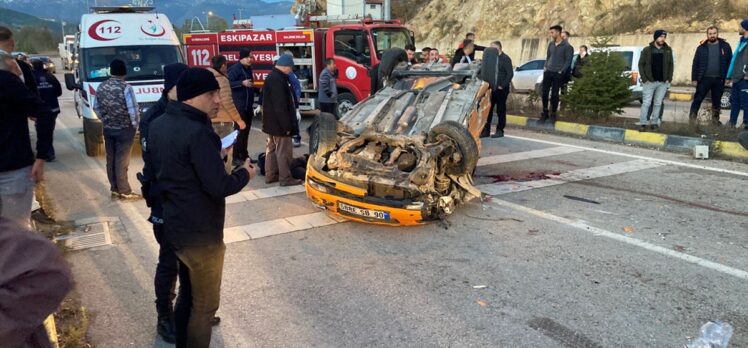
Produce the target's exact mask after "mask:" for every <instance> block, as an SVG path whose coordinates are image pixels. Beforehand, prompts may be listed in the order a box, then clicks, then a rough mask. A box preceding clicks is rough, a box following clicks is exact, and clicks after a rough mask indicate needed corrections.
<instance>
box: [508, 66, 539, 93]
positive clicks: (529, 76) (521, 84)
mask: <svg viewBox="0 0 748 348" xmlns="http://www.w3.org/2000/svg"><path fill="white" fill-rule="evenodd" d="M544 63H545V61H544V60H531V61H529V62H527V63H525V64H523V65H521V66H520V67H518V68H517V71H515V72H514V79H512V83H513V84H514V89H515V90H518V91H529V90H532V89H533V88H535V80H537V78H538V75H540V74H542V73H543V64H544Z"/></svg>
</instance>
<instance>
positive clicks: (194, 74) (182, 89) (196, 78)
mask: <svg viewBox="0 0 748 348" xmlns="http://www.w3.org/2000/svg"><path fill="white" fill-rule="evenodd" d="M220 88H221V87H220V86H218V81H216V78H215V77H214V76H213V73H212V72H210V71H208V70H206V69H203V68H189V69H187V70H185V71H184V73H182V76H181V77H180V78H179V81H178V82H177V100H179V101H185V100H189V99H192V98H194V97H197V96H199V95H201V94H203V93H208V92H212V91H215V90H217V89H220Z"/></svg>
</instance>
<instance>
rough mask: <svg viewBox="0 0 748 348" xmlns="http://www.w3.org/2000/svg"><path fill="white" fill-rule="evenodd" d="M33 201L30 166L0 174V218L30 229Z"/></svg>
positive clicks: (32, 182)
mask: <svg viewBox="0 0 748 348" xmlns="http://www.w3.org/2000/svg"><path fill="white" fill-rule="evenodd" d="M33 199H34V181H33V180H32V179H31V166H28V167H24V168H21V169H16V170H10V171H7V172H0V217H2V218H3V219H7V220H10V221H13V222H14V223H15V224H16V225H18V226H21V227H24V228H27V229H30V228H31V202H32V200H33Z"/></svg>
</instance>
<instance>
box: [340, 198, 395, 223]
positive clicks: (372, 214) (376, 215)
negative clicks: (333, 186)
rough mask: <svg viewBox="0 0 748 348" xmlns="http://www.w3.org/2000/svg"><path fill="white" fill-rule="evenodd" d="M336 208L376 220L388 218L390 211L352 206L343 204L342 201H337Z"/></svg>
mask: <svg viewBox="0 0 748 348" xmlns="http://www.w3.org/2000/svg"><path fill="white" fill-rule="evenodd" d="M338 210H340V211H344V212H346V213H349V214H353V215H358V216H361V217H365V218H372V219H377V220H389V219H390V213H387V212H383V211H378V210H369V209H364V208H359V207H354V206H352V205H349V204H345V203H342V202H339V203H338Z"/></svg>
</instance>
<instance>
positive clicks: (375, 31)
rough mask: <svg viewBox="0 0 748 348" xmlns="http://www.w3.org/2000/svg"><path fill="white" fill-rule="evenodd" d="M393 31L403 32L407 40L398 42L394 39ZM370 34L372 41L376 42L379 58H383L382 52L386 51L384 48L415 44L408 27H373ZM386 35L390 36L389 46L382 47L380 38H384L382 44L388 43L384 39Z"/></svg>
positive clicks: (375, 48) (375, 50)
mask: <svg viewBox="0 0 748 348" xmlns="http://www.w3.org/2000/svg"><path fill="white" fill-rule="evenodd" d="M392 33H398V34H400V33H401V34H402V36H403V37H404V38H405V42H402V43H401V42H396V41H395V40H392V37H393V36H392V35H391V34H392ZM382 34H390V35H382ZM370 35H371V42H372V43H373V44H374V52H376V54H377V59H382V53H383V52H384V50H387V49H390V48H393V47H397V48H405V46H406V45H409V44H410V45H412V44H413V42H411V37H410V32H409V31H408V29H407V28H395V27H392V28H389V27H381V28H372V29H371V33H370ZM385 36H389V37H388V40H387V41H389V47H381V48H380V47H379V44H380V42H379V40H380V38H382V40H383V42H382V44H386V41H384V40H385V39H384V37H385ZM399 39H400V38H398V40H399ZM385 46H386V45H385Z"/></svg>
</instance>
